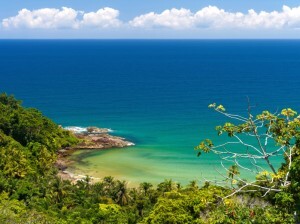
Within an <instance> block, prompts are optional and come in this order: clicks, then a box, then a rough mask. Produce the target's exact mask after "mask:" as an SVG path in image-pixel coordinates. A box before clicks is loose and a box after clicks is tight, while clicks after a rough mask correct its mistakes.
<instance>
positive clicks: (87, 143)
mask: <svg viewBox="0 0 300 224" xmlns="http://www.w3.org/2000/svg"><path fill="white" fill-rule="evenodd" d="M67 130H69V131H71V132H73V133H74V135H75V136H76V137H77V138H78V139H79V140H80V143H79V144H78V145H76V146H74V147H72V149H109V148H123V147H128V146H132V145H134V144H133V143H132V142H129V141H127V140H126V139H125V138H122V137H118V136H113V135H110V134H108V132H110V129H108V128H98V127H93V126H92V127H87V128H76V127H68V128H67Z"/></svg>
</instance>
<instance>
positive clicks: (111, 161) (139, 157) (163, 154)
mask: <svg viewBox="0 0 300 224" xmlns="http://www.w3.org/2000/svg"><path fill="white" fill-rule="evenodd" d="M153 147H154V146H153ZM187 155H188V156H187ZM71 160H73V161H75V163H74V164H73V165H72V166H70V167H69V168H68V171H70V172H71V173H74V174H78V175H90V176H93V177H96V178H103V177H105V176H113V177H115V178H116V179H120V180H126V181H128V183H129V185H130V186H138V184H139V183H141V182H151V183H153V184H158V183H160V182H162V181H164V179H172V180H173V181H176V182H179V183H181V184H183V185H187V184H188V183H189V182H190V181H191V180H197V181H199V182H204V181H205V180H206V179H209V180H224V179H225V178H224V177H222V175H225V176H226V171H225V170H224V169H223V168H222V166H221V165H220V162H219V161H220V159H219V157H217V156H215V155H213V154H209V155H203V156H201V157H199V158H198V157H197V156H196V154H195V153H194V152H193V151H192V150H191V153H190V154H187V153H185V154H184V153H177V152H176V151H172V150H167V149H165V150H162V149H160V150H157V149H155V148H151V147H149V146H133V147H127V148H122V149H107V150H79V151H77V152H75V153H74V154H73V155H72V156H71ZM224 164H225V165H226V166H227V167H228V166H230V165H231V164H230V163H226V162H225V163H224ZM241 164H243V165H246V166H248V167H251V164H250V162H249V161H247V160H245V161H244V163H243V162H242V163H241ZM258 164H260V165H262V166H263V167H265V168H267V167H266V166H265V165H264V163H258ZM275 165H276V166H277V167H278V166H279V161H275ZM218 172H221V173H222V175H220V174H219V173H218ZM241 176H242V177H243V178H247V179H253V178H254V177H255V174H252V173H249V172H245V171H243V170H241Z"/></svg>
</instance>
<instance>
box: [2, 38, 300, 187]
mask: <svg viewBox="0 0 300 224" xmlns="http://www.w3.org/2000/svg"><path fill="white" fill-rule="evenodd" d="M299 73H300V41H297V40H0V91H1V92H6V93H8V94H13V95H15V96H16V98H18V99H21V100H22V101H23V105H24V106H26V107H35V108H38V109H39V110H41V111H42V112H43V113H44V114H45V115H46V116H48V117H50V118H51V119H53V120H54V121H55V122H57V123H58V124H61V125H62V126H78V127H87V126H99V127H105V128H111V129H112V130H113V131H114V132H113V134H115V135H119V136H123V137H125V138H127V139H128V140H130V141H132V142H134V143H135V144H136V145H135V146H133V147H128V148H122V149H110V150H105V151H97V150H96V151H84V152H82V151H79V152H76V153H75V154H74V155H73V156H72V159H74V161H76V162H75V163H74V164H73V165H72V166H71V167H69V171H70V172H74V173H77V174H89V175H92V176H94V177H99V178H101V177H104V176H109V175H111V176H114V177H116V178H118V179H124V180H127V181H128V182H129V184H131V185H137V184H138V183H139V182H144V181H148V182H152V183H159V182H162V181H163V180H164V179H172V180H174V181H178V182H180V183H182V184H184V185H185V184H187V183H188V182H189V181H191V180H198V181H203V180H204V179H214V178H217V179H218V178H220V176H219V174H218V172H217V170H222V167H221V166H220V159H219V157H217V156H215V155H213V154H205V155H202V156H201V157H197V156H196V152H195V151H194V147H195V146H196V145H197V144H199V142H200V141H201V140H202V139H204V138H210V139H213V140H214V142H216V143H222V142H224V141H226V140H228V139H225V138H222V137H221V138H220V137H218V136H217V134H216V131H215V129H214V127H215V126H216V125H219V124H222V123H224V122H226V121H228V119H226V118H224V117H223V116H222V115H220V114H217V113H215V112H213V111H212V110H210V109H209V108H208V104H210V103H213V102H216V103H219V104H222V105H224V106H225V108H226V109H227V111H228V112H231V113H235V114H241V115H245V116H246V115H247V107H248V99H249V101H250V104H251V106H253V109H252V110H253V113H254V114H255V113H257V112H260V111H263V110H270V111H271V112H275V111H280V110H281V109H282V108H286V107H291V108H293V109H295V110H298V111H300V105H299V95H300V88H299V86H300V85H299V84H300V74H299ZM241 150H244V149H241ZM281 162H282V161H281V160H280V159H277V160H276V161H274V163H275V164H276V166H277V167H278V166H279V165H280V163H281ZM242 175H244V176H245V177H247V178H253V175H250V174H247V172H242ZM221 179H222V178H221Z"/></svg>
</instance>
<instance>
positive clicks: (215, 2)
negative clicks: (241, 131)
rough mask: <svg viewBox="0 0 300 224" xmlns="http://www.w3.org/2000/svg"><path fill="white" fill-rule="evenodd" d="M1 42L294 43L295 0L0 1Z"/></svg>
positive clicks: (298, 33)
mask: <svg viewBox="0 0 300 224" xmlns="http://www.w3.org/2000/svg"><path fill="white" fill-rule="evenodd" d="M0 38H1V39H16V38H17V39H18V38H20V39H39V38H46V39H52V38H54V39H64V38H66V39H69V38H76V39H80V38H84V39H127V38H128V39H135V38H141V39H173V38H174V39H226V38H230V39H241V38H246V39H252V38H254V39H262V38H267V39H272V38H274V39H281V38H284V39H298V38H300V1H299V0H297V1H296V0H285V1H284V0H276V1H274V0H264V1H262V0H201V1H200V0H199V1H197V0H159V1H158V0H128V1H125V0H43V1H38V0H23V1H21V0H10V1H5V0H0Z"/></svg>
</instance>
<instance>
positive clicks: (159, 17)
mask: <svg viewBox="0 0 300 224" xmlns="http://www.w3.org/2000/svg"><path fill="white" fill-rule="evenodd" d="M129 24H130V25H131V26H133V27H166V28H172V29H189V28H203V27H207V28H214V29H218V28H244V29H249V28H252V29H253V28H267V29H280V28H285V27H290V28H300V6H299V7H295V8H290V7H288V6H283V7H282V11H272V12H265V11H260V12H255V11H254V10H253V9H250V10H249V11H248V12H247V13H241V12H227V11H225V10H224V9H219V8H218V7H216V6H208V7H205V8H202V9H201V10H199V11H197V12H196V13H192V12H191V11H190V10H188V9H184V8H181V9H171V10H165V11H163V12H162V13H160V14H157V13H154V12H150V13H147V14H143V15H140V16H137V17H135V18H134V19H133V20H131V21H130V22H129Z"/></svg>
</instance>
